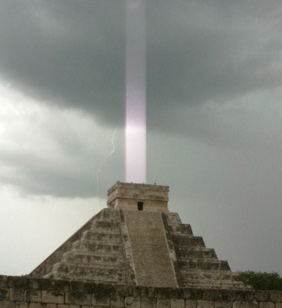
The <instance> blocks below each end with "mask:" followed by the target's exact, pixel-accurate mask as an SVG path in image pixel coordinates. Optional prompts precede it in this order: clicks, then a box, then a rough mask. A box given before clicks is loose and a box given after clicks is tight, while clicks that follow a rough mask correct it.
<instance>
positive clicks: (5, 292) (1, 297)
mask: <svg viewBox="0 0 282 308" xmlns="http://www.w3.org/2000/svg"><path fill="white" fill-rule="evenodd" d="M9 295H10V292H9V289H0V301H5V300H8V299H9Z"/></svg>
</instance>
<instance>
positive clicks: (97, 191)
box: [96, 129, 117, 197]
mask: <svg viewBox="0 0 282 308" xmlns="http://www.w3.org/2000/svg"><path fill="white" fill-rule="evenodd" d="M116 133H117V129H115V131H114V132H113V135H112V139H111V142H112V150H111V151H110V152H109V153H108V154H107V155H106V156H105V157H104V159H103V160H102V162H101V164H100V166H99V168H98V169H97V171H96V183H97V185H96V187H97V189H96V196H97V197H98V193H99V174H100V172H101V171H102V169H103V166H104V164H105V162H106V160H107V159H108V158H109V157H110V156H111V155H113V154H114V152H115V150H116V147H115V143H114V140H115V135H116Z"/></svg>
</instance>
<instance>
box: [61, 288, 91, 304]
mask: <svg viewBox="0 0 282 308" xmlns="http://www.w3.org/2000/svg"><path fill="white" fill-rule="evenodd" d="M65 297H66V298H65V303H66V304H77V305H89V306H90V305H91V303H92V295H91V294H87V293H85V292H83V291H73V292H66V293H65Z"/></svg>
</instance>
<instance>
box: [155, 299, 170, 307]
mask: <svg viewBox="0 0 282 308" xmlns="http://www.w3.org/2000/svg"><path fill="white" fill-rule="evenodd" d="M157 308H170V299H167V298H158V299H157Z"/></svg>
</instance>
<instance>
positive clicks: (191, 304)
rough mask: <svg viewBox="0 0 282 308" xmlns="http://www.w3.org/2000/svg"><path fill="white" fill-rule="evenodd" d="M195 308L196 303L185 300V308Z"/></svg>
mask: <svg viewBox="0 0 282 308" xmlns="http://www.w3.org/2000/svg"><path fill="white" fill-rule="evenodd" d="M196 307H197V301H196V300H191V299H186V300H185V308H196Z"/></svg>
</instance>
